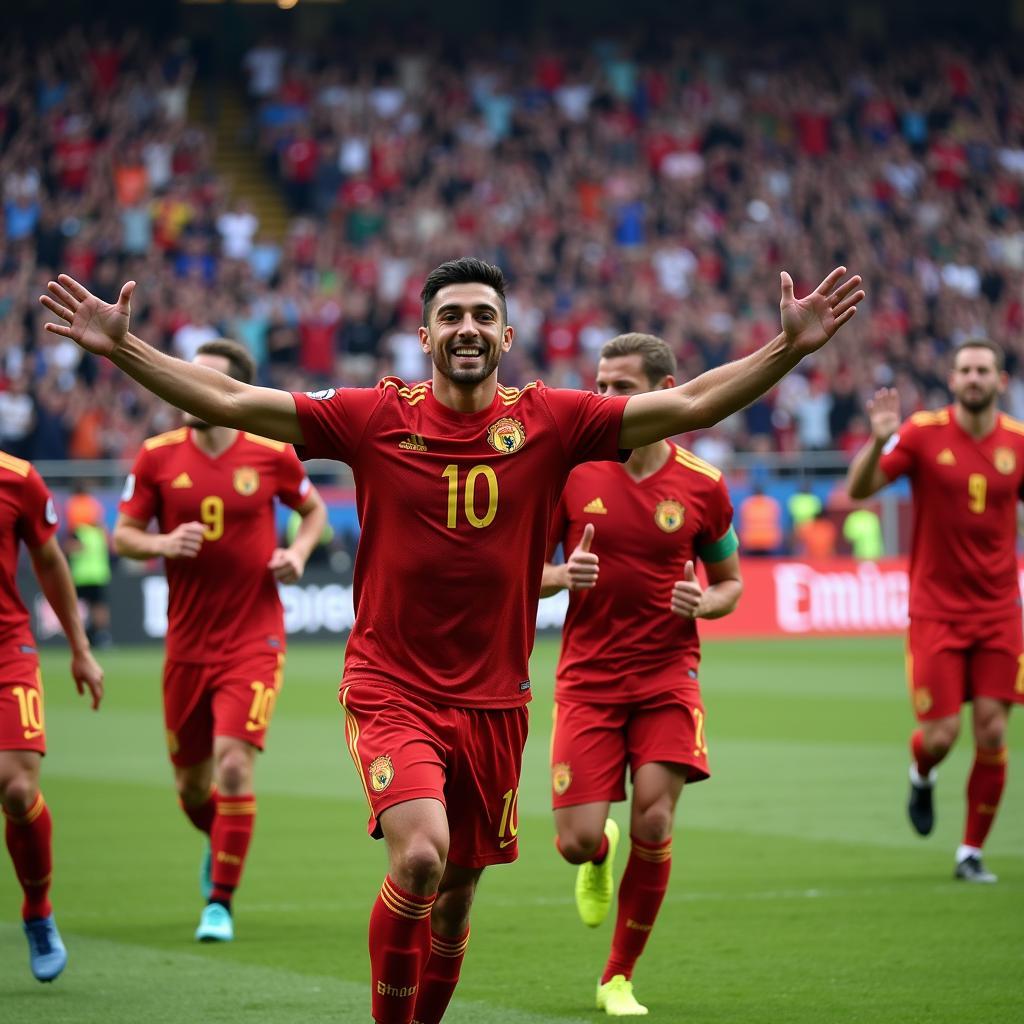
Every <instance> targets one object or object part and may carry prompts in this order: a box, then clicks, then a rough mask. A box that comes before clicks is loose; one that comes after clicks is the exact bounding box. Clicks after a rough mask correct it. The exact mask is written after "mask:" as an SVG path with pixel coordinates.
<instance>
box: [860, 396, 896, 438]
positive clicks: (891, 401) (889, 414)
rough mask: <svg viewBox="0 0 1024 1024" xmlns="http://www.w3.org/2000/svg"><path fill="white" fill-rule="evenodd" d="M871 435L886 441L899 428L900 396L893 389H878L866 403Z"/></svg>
mask: <svg viewBox="0 0 1024 1024" xmlns="http://www.w3.org/2000/svg"><path fill="white" fill-rule="evenodd" d="M867 407H868V420H869V421H870V423H871V435H872V437H875V438H877V439H878V440H879V441H888V440H889V438H890V437H892V435H893V434H895V433H896V431H897V430H899V427H900V394H899V392H898V391H897V390H896V389H895V388H880V389H879V390H878V391H876V392H875V396H874V398H869V399H868V402H867Z"/></svg>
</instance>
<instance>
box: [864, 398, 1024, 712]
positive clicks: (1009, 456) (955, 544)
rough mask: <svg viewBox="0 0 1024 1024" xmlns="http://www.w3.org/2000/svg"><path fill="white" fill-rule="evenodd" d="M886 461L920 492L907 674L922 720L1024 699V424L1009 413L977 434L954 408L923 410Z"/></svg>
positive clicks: (897, 437)
mask: <svg viewBox="0 0 1024 1024" xmlns="http://www.w3.org/2000/svg"><path fill="white" fill-rule="evenodd" d="M879 465H880V466H881V469H882V472H883V473H884V474H885V476H886V477H887V478H888V479H889V480H894V479H895V478H896V477H899V476H904V475H905V476H907V477H909V479H910V484H911V488H912V490H913V495H914V538H913V544H912V546H911V551H910V619H911V626H910V631H909V634H908V675H909V679H910V685H911V689H912V698H913V703H914V710H915V712H916V713H917V715H918V717H919V718H920V719H926V718H941V717H945V716H947V715H951V714H956V713H957V712H958V711H959V708H960V704H961V703H962V702H963V701H964V700H970V699H971V697H972V696H974V695H979V696H991V697H996V698H998V699H1000V700H1009V701H1017V702H1024V672H1022V671H1021V665H1022V662H1021V655H1022V651H1024V637H1022V630H1021V599H1020V587H1019V584H1018V570H1017V502H1018V500H1019V499H1020V497H1021V490H1022V485H1024V423H1020V422H1018V421H1017V420H1014V419H1012V418H1011V417H1009V416H1006V415H1002V414H1000V415H999V417H998V419H997V423H996V427H995V429H994V430H993V431H992V432H991V433H990V434H989V435H988V436H987V437H985V438H982V439H981V440H980V441H976V440H975V439H974V438H972V437H971V436H970V435H969V434H968V433H967V432H966V431H965V430H964V429H963V428H962V427H961V426H960V425H959V424H958V423H957V422H956V417H955V415H954V412H953V409H952V408H946V409H940V410H937V411H935V412H920V413H916V414H915V415H914V416H911V418H910V419H909V420H908V421H907V422H905V423H904V424H903V425H902V426H901V427H900V429H899V431H898V433H896V434H894V435H893V437H892V438H891V439H890V441H889V443H888V445H887V446H886V448H885V451H884V453H883V455H882V458H881V461H880V463H879ZM968 669H970V671H969V672H968Z"/></svg>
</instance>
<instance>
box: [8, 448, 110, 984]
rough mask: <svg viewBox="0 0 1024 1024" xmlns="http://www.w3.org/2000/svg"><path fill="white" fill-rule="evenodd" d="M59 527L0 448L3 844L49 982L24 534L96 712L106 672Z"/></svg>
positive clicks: (32, 946)
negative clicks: (21, 554) (89, 633)
mask: <svg viewBox="0 0 1024 1024" xmlns="http://www.w3.org/2000/svg"><path fill="white" fill-rule="evenodd" d="M56 533H57V512H56V509H55V508H54V506H53V499H52V498H51V497H50V492H49V491H48V490H47V489H46V484H44V483H43V480H42V478H41V477H40V476H39V474H38V473H37V472H36V471H35V469H34V468H33V467H32V466H31V465H30V464H29V463H27V462H25V461H23V460H22V459H16V458H14V456H12V455H8V454H7V453H6V452H3V451H0V803H2V805H3V811H4V819H5V826H4V827H5V834H6V839H7V849H8V851H9V852H10V855H11V860H12V861H13V863H14V871H15V874H16V875H17V877H18V882H19V883H20V885H21V889H22V892H23V893H24V894H25V898H24V902H23V903H22V907H21V916H22V920H23V922H24V928H25V937H26V938H27V939H28V950H29V965H30V967H31V968H32V973H33V974H34V975H35V976H36V978H38V979H39V980H40V981H53V979H54V978H56V977H57V975H58V974H60V972H61V971H63V970H64V966H65V964H66V963H67V959H68V957H67V951H66V950H65V948H64V943H63V942H62V941H61V937H60V933H59V932H58V931H57V924H56V922H55V921H54V917H53V907H52V906H51V904H50V880H51V877H52V873H53V850H52V843H51V835H52V831H53V825H52V822H51V819H50V811H49V808H48V807H47V806H46V801H45V800H44V799H43V794H42V793H41V792H40V789H39V773H40V769H41V767H42V761H43V755H44V754H45V753H46V726H45V722H44V718H43V682H42V677H41V675H40V672H39V655H38V654H37V653H36V646H35V639H34V638H33V636H32V629H31V626H30V625H29V614H28V611H27V610H26V608H25V605H24V603H23V602H22V600H21V597H20V596H19V594H18V584H17V571H18V548H19V545H20V544H21V543H22V542H24V544H25V546H26V547H27V548H28V553H29V557H30V558H31V560H32V568H33V570H34V571H35V574H36V579H38V580H39V586H40V588H41V589H42V591H43V594H44V595H45V597H46V600H47V601H49V603H50V607H51V608H53V610H54V612H55V613H56V615H57V618H58V619H59V620H60V624H61V627H62V628H63V630H64V635H65V636H66V637H67V638H68V643H69V644H70V645H71V677H72V678H73V679H74V681H75V686H76V687H78V692H79V693H84V692H85V691H86V690H87V689H88V691H89V695H90V696H91V698H92V706H93V710H95V709H96V708H98V707H99V706H100V700H101V699H102V697H103V670H102V669H101V668H100V666H99V665H97V664H96V660H95V658H93V656H92V652H91V651H90V649H89V641H88V639H87V638H86V635H85V628H84V626H83V625H82V620H81V616H80V615H79V611H78V598H77V596H76V595H75V586H74V583H73V582H72V580H71V572H70V570H69V569H68V564H67V562H66V561H65V559H64V553H63V552H62V551H61V549H60V545H59V544H58V543H57V537H56Z"/></svg>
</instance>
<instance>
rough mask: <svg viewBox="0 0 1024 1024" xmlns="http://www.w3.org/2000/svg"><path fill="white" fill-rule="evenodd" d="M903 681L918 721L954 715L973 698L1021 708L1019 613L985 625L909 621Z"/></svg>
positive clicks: (1023, 637)
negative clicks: (908, 688)
mask: <svg viewBox="0 0 1024 1024" xmlns="http://www.w3.org/2000/svg"><path fill="white" fill-rule="evenodd" d="M907 682H908V684H909V686H910V699H911V703H912V704H913V707H914V714H915V715H916V716H917V720H918V721H919V722H926V721H928V720H929V719H934V718H948V717H949V716H950V715H957V714H959V713H960V706H961V705H962V704H963V703H964V702H966V701H969V700H971V699H972V698H974V697H992V698H994V699H996V700H1004V701H1010V702H1015V703H1017V704H1021V703H1024V628H1022V625H1021V616H1020V614H1019V613H1018V614H1016V615H1014V616H1012V617H1010V618H1006V619H994V620H989V621H987V622H972V621H970V620H964V621H953V622H944V621H940V620H937V619H911V620H910V629H909V631H908V632H907Z"/></svg>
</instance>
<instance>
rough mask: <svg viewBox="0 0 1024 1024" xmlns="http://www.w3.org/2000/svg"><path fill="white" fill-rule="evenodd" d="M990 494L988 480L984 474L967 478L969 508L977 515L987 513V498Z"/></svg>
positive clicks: (973, 474)
mask: <svg viewBox="0 0 1024 1024" xmlns="http://www.w3.org/2000/svg"><path fill="white" fill-rule="evenodd" d="M987 494H988V480H987V479H986V478H985V475H984V474H983V473H972V474H971V475H970V476H969V477H968V478H967V507H968V508H969V509H970V510H971V511H972V512H973V513H974V514H975V515H979V516H980V515H981V513H982V512H984V511H985V498H986V496H987Z"/></svg>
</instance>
